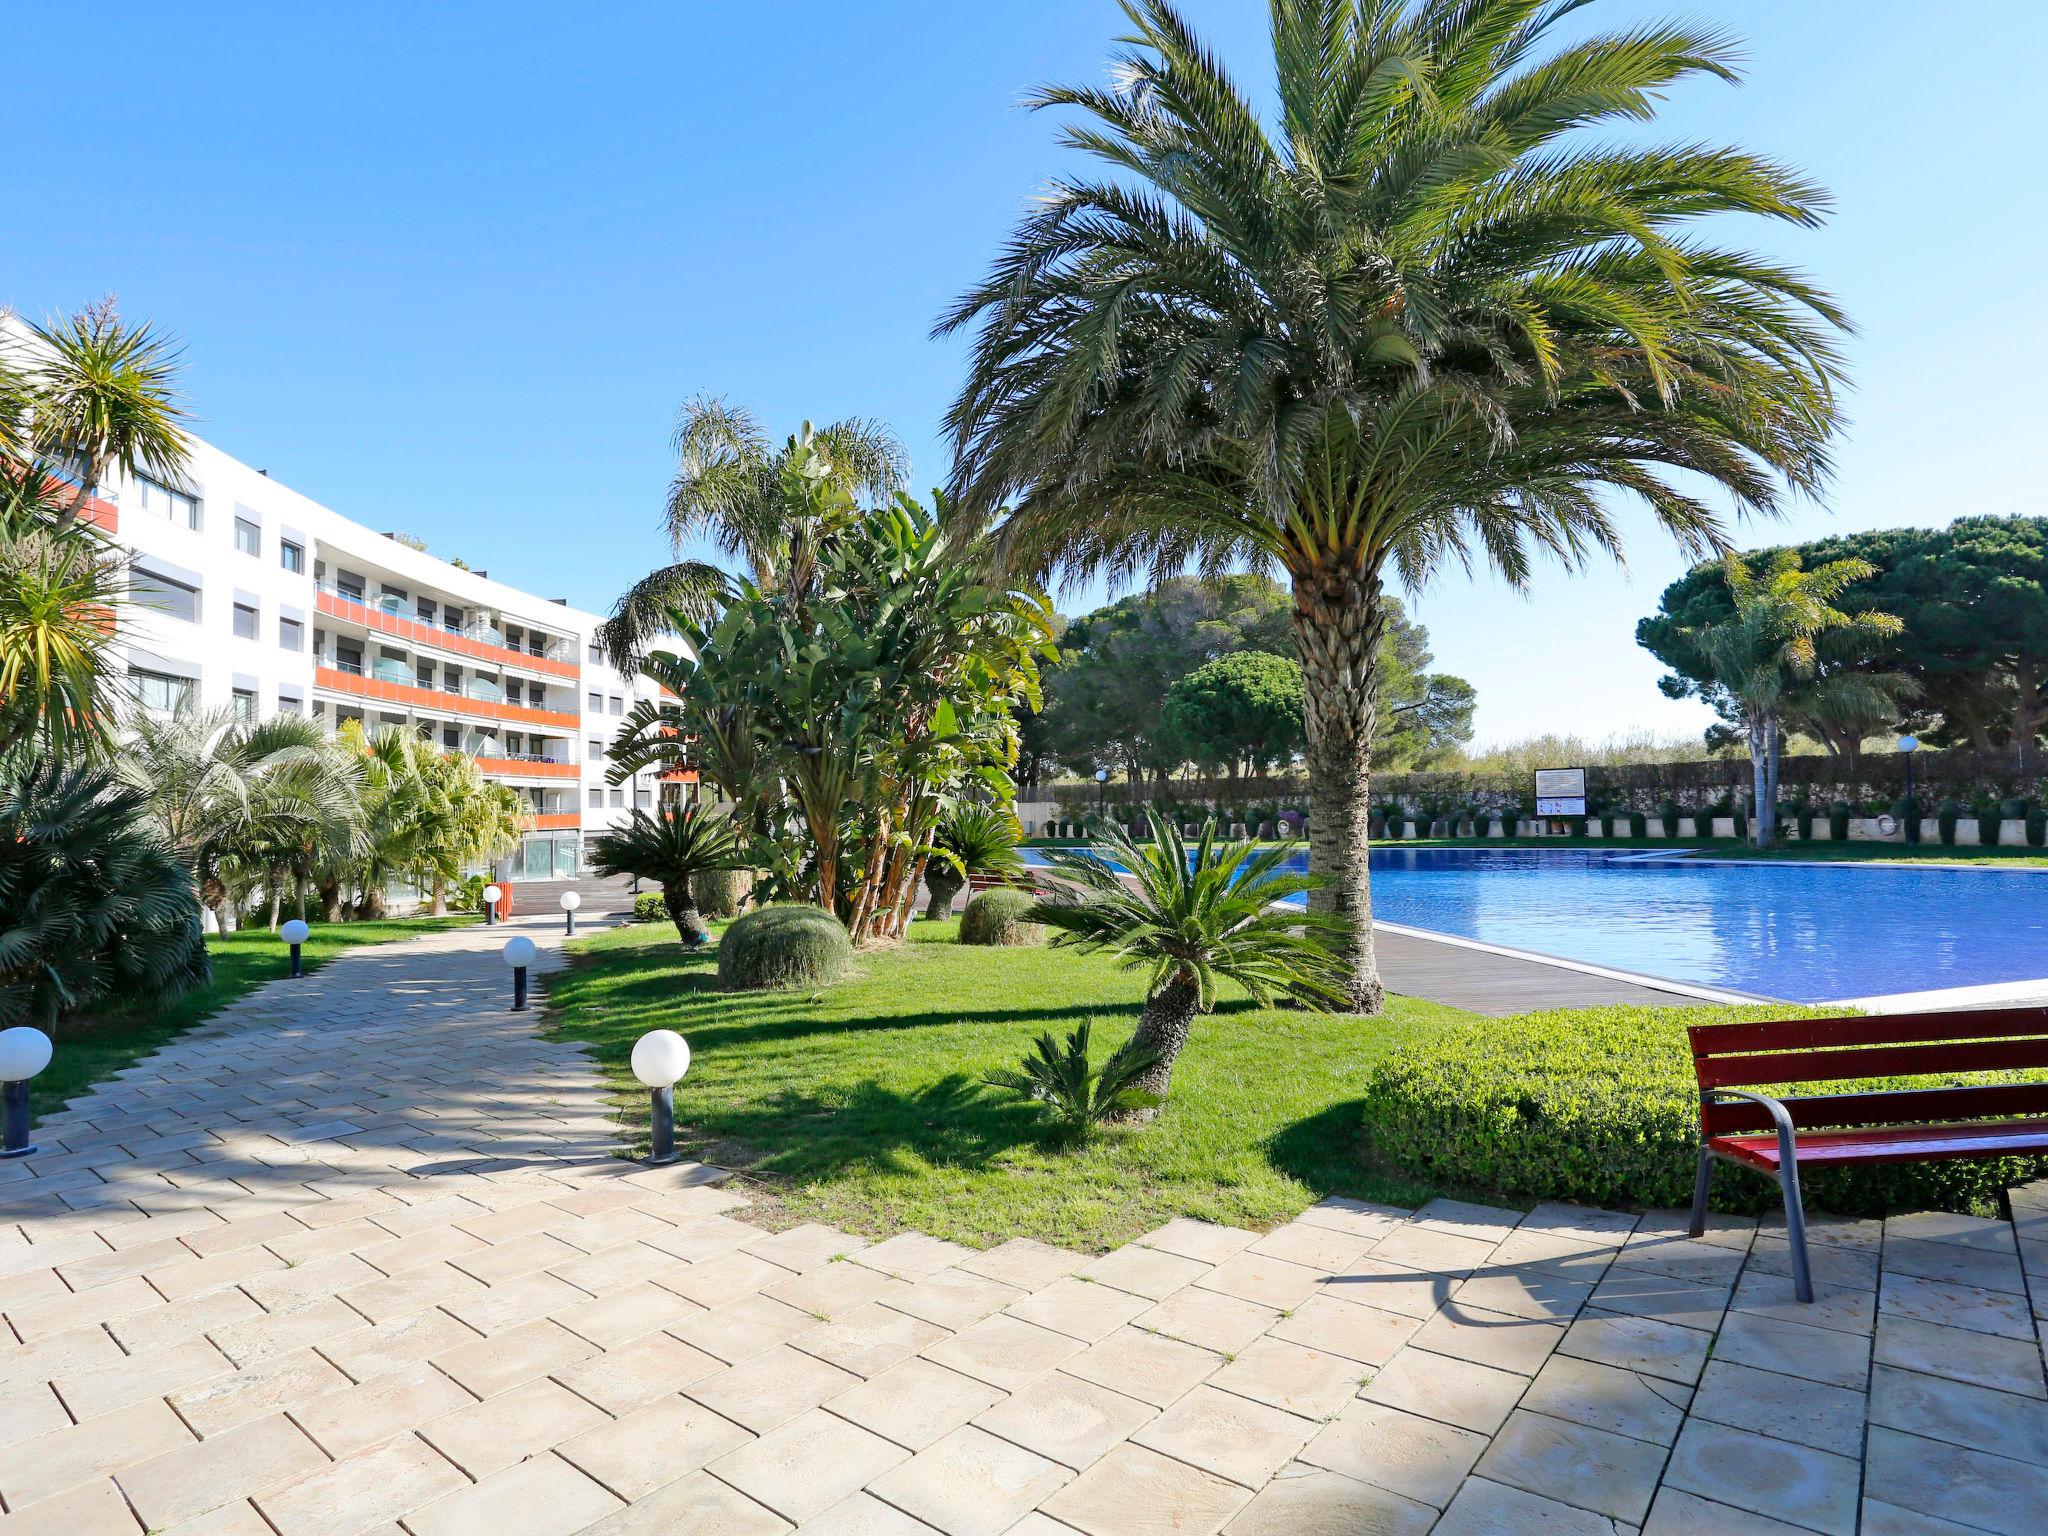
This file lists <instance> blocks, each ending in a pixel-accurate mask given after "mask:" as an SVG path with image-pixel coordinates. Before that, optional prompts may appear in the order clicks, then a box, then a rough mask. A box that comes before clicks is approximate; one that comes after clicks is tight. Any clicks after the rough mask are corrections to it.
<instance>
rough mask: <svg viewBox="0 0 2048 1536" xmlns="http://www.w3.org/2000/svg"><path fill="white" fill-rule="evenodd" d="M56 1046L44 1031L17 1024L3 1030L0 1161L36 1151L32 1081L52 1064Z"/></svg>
mask: <svg viewBox="0 0 2048 1536" xmlns="http://www.w3.org/2000/svg"><path fill="white" fill-rule="evenodd" d="M52 1049H53V1047H52V1046H51V1044H50V1037H49V1036H48V1035H46V1034H44V1033H43V1032H42V1031H41V1030H40V1029H35V1028H32V1027H30V1026H29V1025H27V1024H17V1025H16V1026H15V1027H14V1028H13V1029H0V1084H5V1085H6V1086H5V1089H4V1091H0V1120H4V1122H5V1132H4V1135H0V1158H4V1157H27V1156H28V1155H29V1153H31V1152H33V1151H35V1146H34V1144H33V1143H31V1142H30V1141H29V1139H28V1080H29V1079H30V1078H32V1077H34V1076H35V1075H36V1074H37V1073H38V1072H40V1071H42V1070H43V1068H45V1067H47V1066H48V1065H49V1064H50V1053H51V1051H52Z"/></svg>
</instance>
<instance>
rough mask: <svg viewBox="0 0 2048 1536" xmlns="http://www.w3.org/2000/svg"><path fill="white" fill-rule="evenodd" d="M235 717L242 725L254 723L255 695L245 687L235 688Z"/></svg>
mask: <svg viewBox="0 0 2048 1536" xmlns="http://www.w3.org/2000/svg"><path fill="white" fill-rule="evenodd" d="M235 718H236V719H237V720H239V721H241V722H242V724H244V725H254V724H255V723H256V695H255V694H254V693H253V692H251V691H250V690H249V689H247V688H237V689H236V690H235Z"/></svg>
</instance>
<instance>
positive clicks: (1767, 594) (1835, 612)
mask: <svg viewBox="0 0 2048 1536" xmlns="http://www.w3.org/2000/svg"><path fill="white" fill-rule="evenodd" d="M1871 573H1872V567H1871V566H1870V564H1869V562H1867V561H1863V560H1837V561H1834V562H1832V563H1831V564H1828V565H1823V566H1820V567H1818V568H1817V569H1814V570H1811V571H1809V570H1806V569H1804V568H1803V567H1802V566H1801V565H1800V561H1799V556H1798V555H1797V554H1795V553H1793V552H1792V551H1790V550H1781V551H1780V552H1779V553H1778V554H1776V555H1774V556H1772V557H1771V559H1770V560H1769V562H1768V563H1766V564H1763V565H1762V566H1761V568H1756V569H1753V568H1752V567H1751V565H1750V563H1749V562H1748V561H1746V560H1744V559H1743V558H1742V556H1740V555H1737V554H1730V555H1727V556H1726V557H1724V559H1723V561H1722V575H1723V578H1724V579H1725V580H1726V582H1727V584H1728V593H1729V596H1730V598H1731V600H1732V602H1733V605H1734V612H1733V613H1732V614H1730V616H1729V617H1728V618H1726V619H1723V620H1722V621H1720V622H1719V623H1716V624H1711V625H1707V626H1705V627H1702V628H1700V629H1697V630H1694V631H1692V632H1691V634H1690V636H1689V637H1688V638H1689V641H1690V644H1691V646H1692V647H1693V648H1694V649H1695V650H1696V651H1697V652H1698V654H1699V655H1700V656H1701V657H1702V658H1704V660H1705V662H1706V664H1707V665H1708V666H1709V667H1710V668H1711V669H1712V672H1713V678H1714V686H1715V687H1716V688H1717V689H1718V690H1719V691H1720V693H1721V695H1722V696H1723V697H1725V698H1726V699H1727V700H1728V702H1729V705H1730V709H1731V713H1732V714H1733V715H1734V717H1735V718H1736V720H1737V721H1738V722H1739V723H1740V725H1741V727H1742V729H1743V731H1744V733H1745V735H1746V736H1747V737H1748V741H1749V762H1750V780H1751V786H1752V791H1753V794H1754V797H1755V804H1756V817H1755V820H1754V822H1753V823H1752V825H1753V826H1754V828H1755V836H1756V844H1757V846H1758V847H1759V848H1762V847H1766V846H1768V845H1769V844H1771V843H1773V842H1775V841H1776V840H1777V831H1778V759H1779V755H1780V752H1781V750H1782V735H1783V725H1784V720H1785V716H1786V713H1787V711H1788V710H1798V711H1802V712H1803V713H1804V714H1805V716H1806V717H1807V718H1812V717H1814V716H1815V715H1817V714H1825V713H1828V712H1830V711H1835V712H1839V713H1841V714H1843V715H1849V714H1859V713H1860V714H1868V713H1869V712H1871V711H1872V710H1873V709H1881V708H1884V707H1887V706H1888V705H1889V704H1890V702H1891V700H1890V697H1889V694H1888V692H1887V691H1886V689H1885V685H1882V684H1879V683H1878V682H1876V681H1875V680H1874V679H1873V678H1872V677H1871V676H1869V675H1867V674H1864V673H1859V672H1856V671H1853V670H1839V671H1835V672H1828V671H1826V670H1824V669H1823V667H1822V666H1821V655H1822V646H1823V644H1824V643H1825V642H1826V641H1828V640H1830V639H1835V638H1853V637H1855V636H1858V635H1869V636H1873V637H1886V636H1890V635H1893V634H1896V633H1897V632H1898V629H1899V621H1898V620H1897V619H1896V618H1894V617H1892V616H1891V615H1890V614H1881V613H1868V612H1865V613H1857V614H1850V613H1845V612H1843V611H1842V610H1841V609H1840V608H1839V607H1837V606H1836V600H1837V599H1838V598H1839V597H1840V596H1841V594H1842V592H1843V591H1844V589H1846V588H1847V587H1848V586H1849V585H1850V584H1851V583H1852V582H1856V581H1860V580H1862V579H1863V578H1865V577H1867V576H1869V575H1870V574H1871Z"/></svg>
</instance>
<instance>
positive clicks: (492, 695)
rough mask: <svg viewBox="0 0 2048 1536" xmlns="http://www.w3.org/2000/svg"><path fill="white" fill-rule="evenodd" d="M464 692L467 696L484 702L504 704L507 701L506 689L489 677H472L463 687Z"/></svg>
mask: <svg viewBox="0 0 2048 1536" xmlns="http://www.w3.org/2000/svg"><path fill="white" fill-rule="evenodd" d="M462 692H463V694H464V696H465V697H468V698H472V699H475V700H477V701H478V702H479V703H482V704H502V703H504V702H505V690H504V689H503V688H500V687H499V686H498V685H497V684H496V683H494V682H492V681H491V680H490V679H488V678H483V677H472V678H471V679H470V680H469V682H468V683H467V684H466V685H465V686H464V687H463V689H462Z"/></svg>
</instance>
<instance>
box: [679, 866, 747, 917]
mask: <svg viewBox="0 0 2048 1536" xmlns="http://www.w3.org/2000/svg"><path fill="white" fill-rule="evenodd" d="M690 894H691V895H692V896H694V897H696V898H697V910H698V911H699V912H702V913H703V914H704V915H705V916H706V917H738V916H739V915H740V913H741V912H742V911H744V910H745V908H746V905H747V901H748V898H750V897H751V896H752V895H753V894H754V872H753V871H752V870H751V869H707V870H703V871H701V872H700V873H698V874H696V875H694V876H692V877H691V879H690Z"/></svg>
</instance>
